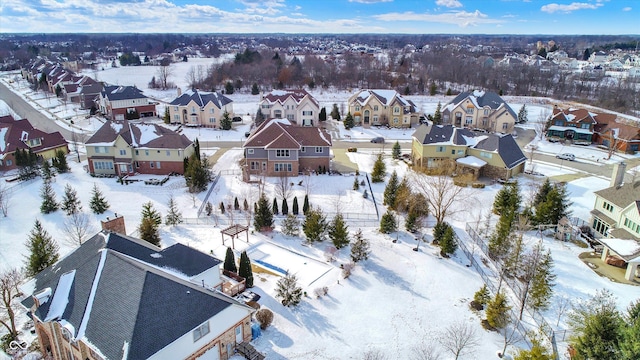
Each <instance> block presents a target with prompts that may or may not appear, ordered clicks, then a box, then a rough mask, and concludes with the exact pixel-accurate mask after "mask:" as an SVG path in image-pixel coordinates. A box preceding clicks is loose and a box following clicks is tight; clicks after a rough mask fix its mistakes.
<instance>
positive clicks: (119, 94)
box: [96, 85, 157, 120]
mask: <svg viewBox="0 0 640 360" xmlns="http://www.w3.org/2000/svg"><path fill="white" fill-rule="evenodd" d="M96 102H97V106H96V107H97V108H98V109H99V110H100V112H102V114H103V115H105V116H106V117H108V118H109V119H111V120H125V119H137V118H140V117H149V116H157V113H156V104H155V103H153V102H152V101H151V99H149V98H148V97H146V96H145V95H144V94H143V93H142V91H140V90H139V89H138V88H136V87H135V86H118V85H106V86H105V87H104V89H103V90H102V91H101V92H100V94H99V95H98V97H97V98H96Z"/></svg>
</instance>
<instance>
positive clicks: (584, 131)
mask: <svg viewBox="0 0 640 360" xmlns="http://www.w3.org/2000/svg"><path fill="white" fill-rule="evenodd" d="M549 130H555V131H567V130H572V131H575V132H577V133H579V134H593V132H592V131H590V130H589V129H582V128H578V127H571V126H557V125H551V126H549Z"/></svg>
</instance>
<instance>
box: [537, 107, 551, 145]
mask: <svg viewBox="0 0 640 360" xmlns="http://www.w3.org/2000/svg"><path fill="white" fill-rule="evenodd" d="M549 116H551V114H550V113H549V109H544V110H543V111H541V112H540V115H538V119H537V121H536V122H535V125H534V127H533V128H534V129H535V131H536V135H538V137H539V138H540V140H542V139H544V129H546V128H547V121H548V120H549Z"/></svg>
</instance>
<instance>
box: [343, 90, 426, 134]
mask: <svg viewBox="0 0 640 360" xmlns="http://www.w3.org/2000/svg"><path fill="white" fill-rule="evenodd" d="M347 104H348V105H349V112H350V113H351V115H352V116H353V120H354V123H355V125H356V126H363V127H370V126H372V125H373V126H380V125H388V126H391V127H403V128H409V127H411V126H413V125H415V124H417V123H418V120H419V117H420V116H419V114H418V110H417V107H416V105H415V104H414V103H413V101H411V100H408V99H405V98H404V97H402V96H401V95H400V94H398V92H397V91H395V90H383V89H373V90H360V91H359V92H357V93H355V94H354V95H352V96H351V97H349V100H348V102H347Z"/></svg>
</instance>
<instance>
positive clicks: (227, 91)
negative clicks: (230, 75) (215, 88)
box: [224, 81, 234, 95]
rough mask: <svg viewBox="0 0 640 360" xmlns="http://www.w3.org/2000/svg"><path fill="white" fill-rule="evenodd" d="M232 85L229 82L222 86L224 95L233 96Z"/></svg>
mask: <svg viewBox="0 0 640 360" xmlns="http://www.w3.org/2000/svg"><path fill="white" fill-rule="evenodd" d="M233 90H234V88H233V83H232V82H231V81H227V83H226V84H224V93H225V94H227V95H231V94H233Z"/></svg>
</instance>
